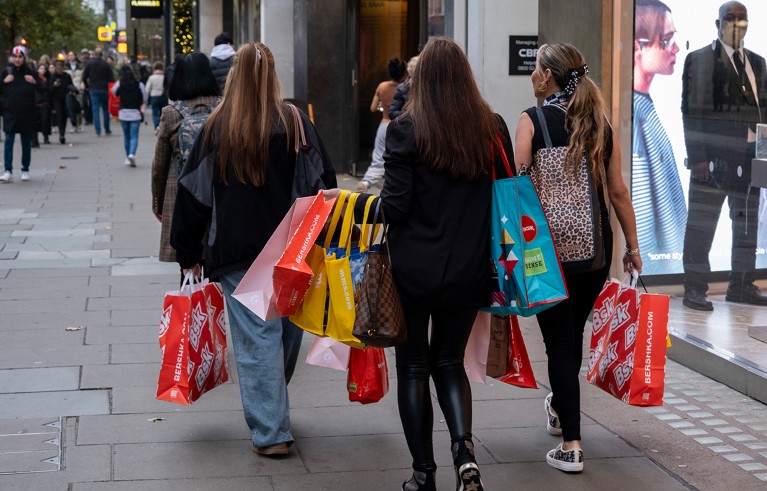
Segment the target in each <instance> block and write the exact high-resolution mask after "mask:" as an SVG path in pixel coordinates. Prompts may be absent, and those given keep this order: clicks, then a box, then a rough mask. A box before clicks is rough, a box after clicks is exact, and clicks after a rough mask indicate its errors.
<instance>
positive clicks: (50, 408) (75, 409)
mask: <svg viewBox="0 0 767 491" xmlns="http://www.w3.org/2000/svg"><path fill="white" fill-rule="evenodd" d="M86 414H109V392H108V391H106V390H81V391H57V392H32V393H28V394H23V393H19V394H0V419H11V418H43V417H56V416H81V415H86Z"/></svg>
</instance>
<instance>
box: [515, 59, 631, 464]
mask: <svg viewBox="0 0 767 491" xmlns="http://www.w3.org/2000/svg"><path fill="white" fill-rule="evenodd" d="M531 79H532V83H533V91H534V92H535V96H536V97H537V98H539V99H544V103H543V108H542V112H543V117H544V118H545V123H546V126H547V127H548V132H549V134H550V137H551V144H552V146H554V147H567V150H566V152H565V154H564V158H563V160H562V162H561V165H562V166H564V170H565V172H564V175H565V176H575V175H576V173H577V172H576V170H577V169H578V168H579V166H581V165H587V166H588V171H589V172H590V173H591V177H592V180H593V182H594V183H595V184H596V186H595V187H596V189H597V192H598V195H599V201H600V208H601V217H600V218H601V219H600V220H599V222H601V224H602V229H601V236H602V238H603V240H604V244H603V246H604V251H605V256H606V259H605V261H604V263H605V264H604V265H603V266H601V267H598V269H594V270H588V271H578V272H572V271H573V269H570V270H569V269H568V267H567V264H566V263H563V269H564V272H565V281H566V282H567V290H568V292H569V294H570V297H569V298H568V299H567V300H565V301H563V302H561V303H559V304H557V305H555V306H553V307H551V308H549V309H547V310H544V311H543V312H541V313H540V314H538V315H537V318H538V324H539V325H540V328H541V332H542V333H543V341H544V344H545V345H546V354H547V356H548V367H549V381H550V384H551V390H552V393H551V394H549V395H548V396H547V397H546V399H545V401H544V408H545V411H546V417H547V420H546V428H547V429H548V431H549V433H551V434H554V435H562V439H563V442H562V443H560V444H559V445H558V446H557V447H556V448H555V449H553V450H551V451H549V452H548V454H547V455H546V461H547V462H548V464H549V465H551V466H552V467H555V468H557V469H560V470H563V471H566V472H580V471H581V470H583V450H582V449H581V434H580V387H579V384H578V372H579V371H580V368H581V360H582V358H583V355H582V350H583V330H584V327H585V325H586V320H587V319H588V316H589V312H590V311H591V309H592V307H593V306H594V302H595V301H596V298H597V295H598V294H599V292H600V290H601V289H602V286H603V285H604V282H605V279H606V278H607V274H608V271H609V269H610V262H611V255H612V254H611V253H612V230H611V228H610V220H609V216H608V214H607V206H606V203H605V197H604V193H603V192H602V190H603V189H604V187H605V186H606V188H607V194H608V195H609V198H610V203H611V204H612V206H613V208H614V209H615V213H616V215H617V217H618V222H619V223H620V225H621V228H622V229H623V234H624V236H625V239H626V251H625V255H624V256H623V265H624V269H625V270H627V271H628V270H629V269H630V268H635V269H637V270H638V271H641V269H642V259H641V258H640V256H639V248H638V245H637V232H636V222H635V219H634V209H633V207H632V205H631V198H630V196H629V192H628V189H627V188H626V185H625V184H624V182H623V176H622V174H621V154H620V148H619V147H618V140H617V137H616V135H615V132H614V131H613V130H612V128H611V127H610V124H609V122H608V121H607V116H606V112H605V103H604V100H603V99H602V95H601V93H600V92H599V88H598V87H597V86H596V84H595V83H594V82H593V81H592V80H591V79H590V78H589V77H588V66H587V65H586V61H585V60H584V58H583V55H582V54H581V53H580V51H578V49H577V48H575V46H572V45H570V44H544V45H543V46H541V47H540V48H539V49H538V58H537V61H536V67H535V71H534V72H533V73H532V75H531ZM514 146H515V148H516V154H515V155H516V158H515V160H516V162H517V166H518V167H519V168H520V169H521V168H522V166H530V165H532V164H533V156H534V155H535V154H536V152H538V151H539V150H542V149H545V148H546V143H545V140H544V136H543V127H542V126H541V124H540V122H539V120H538V117H537V114H536V108H535V107H532V108H530V109H527V110H526V111H525V112H523V113H522V115H521V116H520V118H519V123H518V125H517V131H516V135H515V140H514ZM541 191H545V190H539V192H541ZM598 235H600V234H597V236H598ZM585 240H586V238H584V241H585ZM589 269H590V268H589Z"/></svg>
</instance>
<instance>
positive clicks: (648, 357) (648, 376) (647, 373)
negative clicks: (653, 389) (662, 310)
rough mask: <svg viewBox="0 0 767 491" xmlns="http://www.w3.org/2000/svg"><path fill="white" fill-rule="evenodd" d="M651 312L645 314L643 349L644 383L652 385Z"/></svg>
mask: <svg viewBox="0 0 767 491" xmlns="http://www.w3.org/2000/svg"><path fill="white" fill-rule="evenodd" d="M653 314H654V312H653V311H650V312H648V313H647V344H646V347H645V358H644V383H646V384H651V383H652V330H653V324H654V322H653Z"/></svg>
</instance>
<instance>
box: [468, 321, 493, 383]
mask: <svg viewBox="0 0 767 491" xmlns="http://www.w3.org/2000/svg"><path fill="white" fill-rule="evenodd" d="M491 317H492V314H490V312H480V313H478V314H477V318H476V319H475V320H474V326H473V327H472V328H471V335H470V336H469V342H468V343H466V351H465V352H464V357H463V368H464V369H465V370H466V375H467V376H468V377H469V380H470V381H471V382H477V383H479V384H484V383H485V374H486V373H487V352H488V350H489V348H490V319H491Z"/></svg>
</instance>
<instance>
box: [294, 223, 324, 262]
mask: <svg viewBox="0 0 767 491" xmlns="http://www.w3.org/2000/svg"><path fill="white" fill-rule="evenodd" d="M319 221H320V216H319V215H314V218H313V219H312V225H311V226H310V227H309V231H308V232H307V233H306V237H304V242H303V244H301V249H300V250H299V251H298V255H297V256H296V263H298V264H301V263H302V262H304V257H306V251H308V250H309V248H310V247H311V244H312V236H313V235H314V229H316V228H317V222H319Z"/></svg>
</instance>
